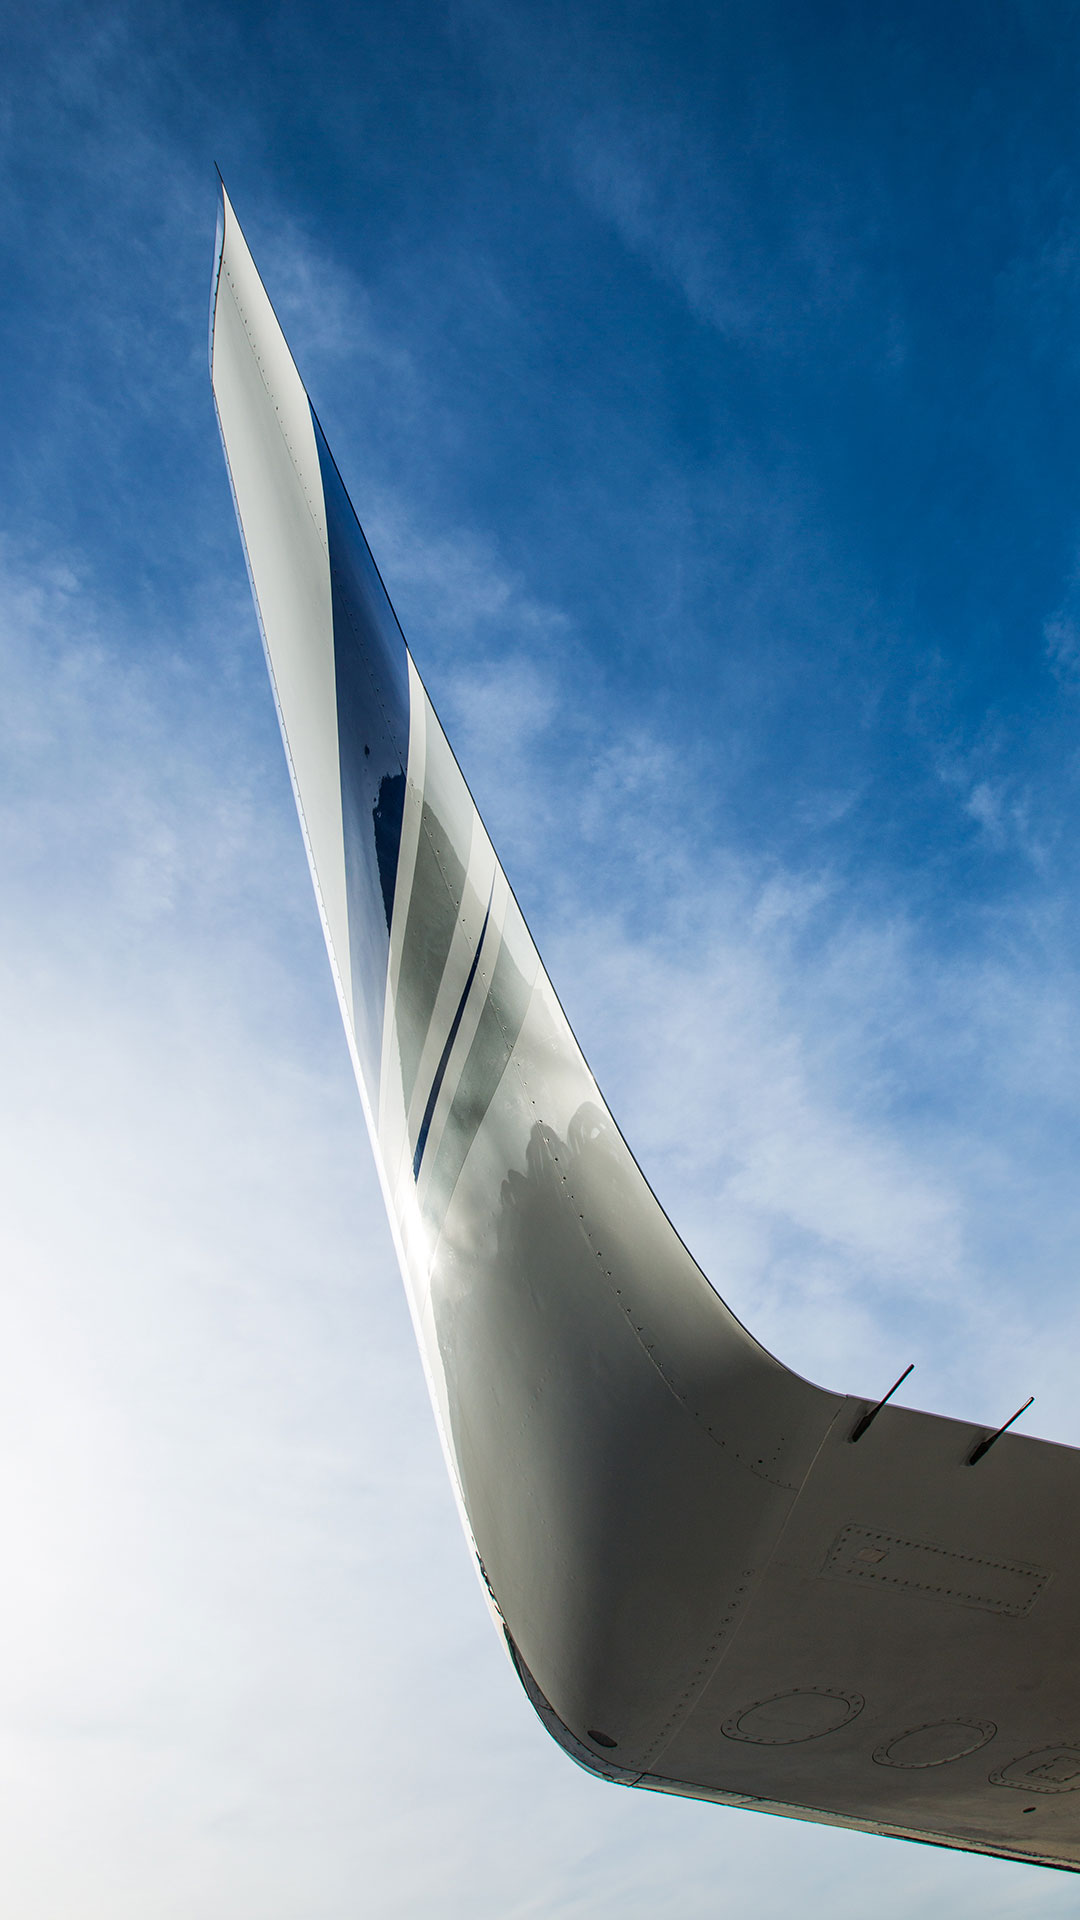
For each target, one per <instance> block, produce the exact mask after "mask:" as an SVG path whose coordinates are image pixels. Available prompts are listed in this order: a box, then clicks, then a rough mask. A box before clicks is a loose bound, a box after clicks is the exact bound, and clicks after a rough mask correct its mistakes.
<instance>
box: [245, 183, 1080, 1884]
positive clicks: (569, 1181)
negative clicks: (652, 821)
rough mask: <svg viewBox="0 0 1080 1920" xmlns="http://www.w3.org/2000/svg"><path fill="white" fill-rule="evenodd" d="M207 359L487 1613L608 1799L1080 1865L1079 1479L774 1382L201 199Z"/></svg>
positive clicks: (257, 288) (252, 284)
mask: <svg viewBox="0 0 1080 1920" xmlns="http://www.w3.org/2000/svg"><path fill="white" fill-rule="evenodd" d="M211 367H212V377H213V386H214V394H215V399H216V403H217V408H218V415H219V420H220V424H221V431H222V437H223V440H224V444H225V451H226V456H227V460H228V465H229V471H230V475H231V479H232V485H233V490H234V496H235V500H236V508H237V514H238V517H239V521H240V526H241V531H242V534H243V539H244V546H245V551H246V554H247V560H248V565H249V569H250V573H251V580H252V586H253V589H254V593H255V597H256V602H257V605H258V609H259V615H260V621H261V626H262V633H263V639H264V643H265V647H266V656H267V663H268V666H269V669H270V675H271V679H272V681H273V686H274V692H275V697H276V700H277V705H278V713H279V717H280V720H281V728H282V735H283V738H284V741H285V748H286V753H287V755H288V760H289V766H290V770H291V773H292V778H293V784H294V788H295V792H296V800H297V806H298V809H299V812H300V818H301V822H302V826H303V830H304V838H305V843H306V846H307V850H308V856H309V859H310V863H311V871H312V878H313V880H314V884H315V890H316V895H317V898H318V902H319V908H320V912H321V915H322V921H323V927H324V931H325V934H326V942H327V948H328V951H329V954H330V960H331V965H332V967H333V971H334V977H335V981H336V983H337V988H338V993H339V997H340V1001H341V1010H342V1017H343V1019H344V1022H345V1028H346V1033H347V1035H348V1039H349V1044H350V1047H351V1050H352V1054H353V1059H354V1062H355V1066H356V1072H357V1079H358V1082H359V1086H360V1091H361V1095H362V1098H363V1103H364V1110H365V1113H366V1116H367V1120H368V1125H369V1128H370V1131H371V1139H372V1146H373V1149H374V1153H375V1158H376V1161H377V1163H378V1167H379V1172H380V1176H381V1179H382V1183H383V1189H384V1194H385V1197H386V1203H387V1210H388V1213H389V1217H390V1223H391V1227H392V1230H393V1233H394V1237H395V1241H396V1245H397V1249H398V1254H399V1258H400V1261H401V1267H402V1272H403V1275H404V1278H405V1284H406V1287H407V1290H408V1294H409V1299H410V1302H411V1306H412V1312H413V1318H414V1323H415V1326H416V1331H417V1337H418V1340H419V1342H420V1346H421V1350H422V1353H423V1355H424V1359H425V1364H426V1369H427V1374H428V1379H429V1384H430V1386H431V1391H432V1396H433V1400H434V1404H435V1409H436V1414H437V1417H438V1421H439V1425H440V1430H441V1433H442V1437H443V1442H444V1446H445V1448H446V1453H447V1459H448V1462H449V1464H450V1469H451V1472H452V1474H453V1476H454V1478H455V1481H456V1484H457V1488H458V1491H459V1495H460V1503H461V1506H462V1510H463V1514H464V1516H465V1519H466V1524H467V1527H468V1529H469V1532H470V1536H471V1539H472V1541H473V1543H474V1545H475V1549H476V1553H477V1556H478V1559H479V1561H480V1565H481V1568H482V1571H483V1576H484V1580H485V1583H486V1586H487V1589H488V1592H489V1594H490V1596H491V1599H492V1603H493V1606H494V1608H495V1610H496V1612H497V1615H498V1617H499V1619H500V1621H501V1623H502V1624H503V1626H504V1629H505V1632H506V1635H507V1640H508V1644H509V1645H510V1648H511V1652H512V1655H513V1658H514V1660H515V1662H516V1664H517V1667H518V1670H519V1672H520V1674H521V1677H522V1680H523V1682H524V1684H525V1686H526V1689H527V1691H528V1693H529V1695H530V1697H531V1699H532V1700H533V1702H534V1705H535V1706H536V1707H537V1709H538V1711H539V1712H540V1714H541V1716H542V1718H543V1719H544V1720H545V1722H546V1724H547V1725H548V1726H549V1727H550V1728H551V1730H552V1732H553V1733H554V1734H555V1737H556V1738H557V1739H559V1740H560V1741H561V1743H562V1744H563V1745H564V1746H565V1747H566V1748H567V1750H568V1751H569V1752H571V1753H572V1754H573V1755H574V1756H575V1758H577V1759H579V1760H580V1761H582V1762H583V1764H585V1765H587V1766H589V1767H591V1768H592V1769H593V1770H594V1771H597V1772H600V1773H603V1774H606V1775H607V1776H608V1777H610V1778H613V1779H617V1780H622V1781H625V1782H628V1783H634V1784H640V1785H645V1786H651V1787H654V1788H659V1789H661V1790H664V1791H669V1792H675V1793H688V1794H696V1795H699V1796H703V1797H705V1798H713V1799H716V1800H721V1801H727V1802H731V1803H735V1804H739V1805H750V1806H757V1807H763V1808H766V1809H768V1810H771V1811H774V1812H785V1813H791V1814H796V1815H799V1816H801V1817H803V1818H807V1819H812V1820H823V1821H829V1822H833V1823H838V1824H847V1825H852V1826H859V1827H864V1828H869V1829H872V1830H875V1831H881V1832H891V1833H897V1834H902V1835H905V1836H907V1837H909V1838H922V1839H929V1840H933V1841H936V1842H938V1843H940V1844H946V1845H951V1846H960V1847H968V1848H973V1849H975V1850H981V1851H986V1852H991V1853H1001V1854H1007V1855H1012V1856H1015V1857H1019V1858H1024V1859H1030V1860H1041V1861H1044V1862H1046V1863H1048V1864H1056V1865H1063V1866H1071V1867H1075V1866H1077V1865H1080V1673H1078V1668H1077V1657H1076V1653H1075V1651H1074V1648H1075V1637H1076V1636H1075V1618H1076V1612H1077V1603H1078V1600H1080V1553H1078V1548H1077V1544H1076V1540H1075V1530H1074V1529H1072V1528H1071V1527H1069V1526H1067V1525H1066V1524H1064V1523H1063V1522H1064V1516H1066V1515H1071V1514H1072V1513H1073V1512H1075V1511H1076V1510H1077V1504H1078V1501H1080V1456H1078V1455H1077V1454H1076V1453H1075V1452H1073V1451H1072V1450H1070V1449H1067V1448H1063V1447H1056V1446H1051V1445H1048V1444H1046V1443H1044V1442H1039V1441H1033V1440H1029V1439H1025V1438H1016V1437H1013V1436H1006V1437H1005V1438H1004V1439H1002V1440H1001V1441H1000V1442H999V1443H998V1444H997V1445H996V1446H995V1447H994V1448H992V1449H991V1450H990V1452H988V1453H987V1454H986V1456H985V1457H984V1458H983V1459H982V1460H981V1461H980V1463H979V1464H978V1465H977V1466H976V1467H974V1468H972V1467H969V1466H968V1464H967V1462H968V1459H969V1457H970V1455H971V1454H972V1452H973V1450H974V1448H975V1446H976V1444H977V1442H978V1441H979V1440H980V1439H982V1437H983V1434H982V1431H981V1430H976V1429H972V1428H970V1427H968V1426H965V1425H963V1424H962V1423H959V1422H954V1421H948V1420H943V1419H940V1418H936V1417H933V1416H931V1415H927V1414H921V1413H915V1412H910V1411H907V1410H905V1409H902V1408H896V1407H892V1406H889V1407H886V1408H884V1409H883V1411H882V1412H881V1414H880V1415H879V1416H878V1418H877V1419H876V1420H875V1421H874V1422H873V1423H872V1425H870V1426H868V1427H866V1429H865V1431H864V1433H863V1435H862V1437H861V1438H859V1440H858V1441H857V1443H856V1444H854V1445H853V1444H852V1442H851V1436H852V1434H853V1432H854V1430H855V1428H856V1427H857V1425H858V1424H859V1423H860V1420H861V1418H862V1416H863V1415H864V1414H865V1412H866V1410H867V1403H866V1402H865V1401H860V1400H856V1399H851V1398H846V1397H844V1396H841V1395H837V1394H831V1393H826V1392H823V1391H822V1390H821V1389H819V1388H817V1387H815V1386H812V1385H810V1384H809V1383H808V1382H807V1381H805V1380H802V1379H800V1378H799V1377H798V1376H797V1375H796V1374H794V1373H792V1372H790V1371H789V1370H788V1369H787V1368H786V1367H784V1366H782V1365H780V1364H779V1362H778V1361H776V1360H774V1359H773V1358H772V1357H771V1355H769V1354H768V1353H766V1352H765V1351H764V1349H763V1348H762V1347H761V1346H759V1345H758V1343H757V1342H756V1341H755V1340H754V1339H753V1338H752V1337H751V1335H750V1334H749V1333H747V1331H746V1330H745V1329H744V1328H743V1327H742V1326H741V1325H740V1324H739V1322H738V1321H737V1320H736V1319H735V1318H734V1316H733V1315H732V1314H731V1313H730V1312H729V1310H728V1309H727V1307H726V1306H725V1305H724V1303H723V1301H722V1300H721V1299H720V1298H719V1296H718V1295H717V1294H716V1292H715V1291H714V1290H713V1288H712V1287H711V1286H710V1284H709V1282H708V1281H707V1280H706V1279H705V1277H704V1275H703V1274H702V1273H701V1272H700V1270H699V1268H698V1267H697V1266H696V1264H695V1262H694V1261H693V1260H692V1258H691V1257H690V1255H689V1254H688V1252H687V1251H686V1249H685V1247H684V1246H683V1244H682V1242H681V1241H680V1239H679V1238H678V1235H677V1234H676V1233H675V1231H674V1229H673V1228H672V1226H671V1225H670V1223H669V1221H668V1220H667V1218H666V1217H665V1215H664V1213H663V1212H662V1210H661V1208H660V1206H659V1205H658V1203H657V1201H656V1200H655V1198H654V1196H653V1194H652V1192H651V1191H650V1189H649V1187H648V1185H647V1183H646V1181H645V1180H644V1178H643V1176H642V1174H641V1172H640V1171H639V1169H638V1167H637V1166H636V1164H635V1162H634V1160H633V1158H632V1157H631V1155H630V1153H629V1151H628V1149H627V1147H626V1145H625V1143H624V1141H623V1139H622V1137H621V1135H620V1133H619V1131H618V1129H617V1127H616V1126H615V1125H614V1123H613V1121H612V1118H611V1115H610V1114H609V1112H608V1109H607V1107H606V1105H605V1103H604V1100H603V1097H602V1095H601V1094H600V1092H599V1089H598V1088H597V1086H596V1083H595V1081H594V1080H593V1077H592V1075H591V1073H590V1072H589V1069H588V1067H587V1065H586V1063H585V1060H584V1058H583V1057H582V1054H581V1051H580V1049H579V1047H578V1046H577V1043H576V1041H575V1039H574V1036H573V1034H572V1033H571V1031H570V1028H569V1026H568V1024H567V1022H566V1019H565V1016H564V1015H563V1012H562V1009H561V1007H560V1005H559V1002H558V1000H557V998H556V996H555V994H554V992H553V991H552V988H551V985H550V982H549V981H548V978H547V975H546V973H545V972H544V969H543V966H542V964H541V962H540V958H539V956H538V954H537V952H536V948H535V946H534V945H533V942H532V939H531V938H530V935H529V932H528V929H527V927H526V926H525V923H524V920H523V919H522V916H521V913H520V911H519V909H518V906H517V902H516V901H515V899H514V896H513V894H512V892H511V890H510V887H509V885H508V883H507V880H506V877H505V875H504V873H503V870H502V868H501V866H500V865H499V862H498V859H497V858H496V855H495V852H494V849H493V848H492V845H491V842H490V840H489V838H488V836H487V833H486V832H485V830H484V826H483V822H482V821H481V819H480V816H479V814H478V813H477V810H476V808H475V806H474V805H473V802H472V798H471V796H470V794H469V791H468V788H467V787H466V785H465V782H464V780H463V778H462V775H461V773H460V771H459V769H458V766H457V763H456V761H455V759H454V756H453V753H452V752H451V750H450V747H449V745H448V743H447V740H446V737H445V735H444V733H443V730H442V728H441V726H440V725H439V722H438V719H437V718H436V715H435V713H434V710H433V708H432V706H431V702H430V701H429V699H428V697H427V693H426V692H425V689H424V685H423V682H422V681H421V679H420V676H419V674H418V672H417V670H416V667H415V665H414V663H413V660H412V658H411V656H410V654H409V652H408V649H407V647H406V645H405V641H404V639H403V637H402V634H401V630H400V628H399V626H398V623H397V620H396V619H395V616H394V613H393V609H392V607H391V605H390V602H389V600H388V598H387V595H386V592H385V589H384V587H383V584H382V581H381V579H380V577H379V574H378V571H377V569H376V567H375V564H374V562H373V560H372V557H371V554H370V552H369V550H368V546H367V543H366V541H365V539H364V535H363V533H362V532H361V529H360V526H359V524H358V522H357V519H356V516H355V514H354V513H353V510H352V507H351V505H350V503H349V500H348V497H347V495H346V492H345V489H344V487H343V485H342V482H341V479H340V476H339V475H338V472H337V469H336V467H335V466H334V463H333V460H332V458H331V456H330V453H329V450H328V448H327V445H326V441H325V439H324V438H323V435H322V432H321V430H320V428H319V425H318V422H317V420H316V419H315V417H314V415H313V413H312V410H311V407H310V404H309V402H308V399H307V395H306V393H305V391H304V387H303V384H302V382H301V380H300V377H299V374H298V373H297V371H296V368H295V366H294V364H293V361H292V358H291V356H290V354H289V351H288V348H287V346H286V344H285V341H284V338H283V336H282V333H281V330H280V328H279V326H278V324H277V321H276V319H275V317H274V314H273V311H272V308H271V306H270V303H269V300H268V299H267V296H266V293H265V291H264V289H263V287H262V284H261V282H260V280H259V277H258V274H257V272H256V270H255V267H254V264H253V262H252V259H251V255H250V253H249V252H248V249H247V246H246V244H245V242H244V238H243V235H242V234H241V232H240V229H239V226H238V225H237V222H236V219H235V216H234V214H233V211H232V208H231V206H230V205H229V203H228V200H227V199H223V208H222V220H221V232H220V240H219V249H218V259H217V264H216V269H215V276H214V301H213V320H212V332H211Z"/></svg>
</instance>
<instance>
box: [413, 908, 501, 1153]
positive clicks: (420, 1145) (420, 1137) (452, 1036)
mask: <svg viewBox="0 0 1080 1920" xmlns="http://www.w3.org/2000/svg"><path fill="white" fill-rule="evenodd" d="M494 892H495V876H494V875H492V879H491V893H489V894H488V903H487V912H486V913H485V915H484V924H483V926H482V927H481V929H480V938H479V940H478V941H477V943H476V952H475V953H474V954H473V963H472V966H471V967H470V968H469V977H468V979H467V980H466V982H465V988H464V992H463V993H462V996H461V999H460V1000H459V1001H458V1008H457V1012H456V1013H455V1015H454V1018H453V1020H452V1021H451V1023H450V1031H449V1033H448V1034H447V1036H446V1045H445V1047H444V1048H443V1050H442V1058H441V1059H440V1061H439V1064H438V1066H437V1067H436V1069H435V1078H434V1080H433V1081H432V1083H431V1092H430V1093H429V1094H428V1098H427V1106H426V1107H425V1108H424V1117H423V1119H422V1120H421V1122H420V1131H419V1133H418V1134H417V1136H416V1152H415V1153H414V1154H413V1163H412V1170H413V1179H414V1180H416V1179H418V1178H419V1174H420V1162H421V1160H422V1159H423V1157H424V1148H425V1147H426V1146H427V1137H428V1134H429V1133H430V1131H431V1116H432V1114H433V1113H434V1111H435V1102H436V1100H437V1099H438V1097H439V1089H440V1087H441V1086H442V1083H443V1080H444V1079H445V1077H446V1063H447V1061H448V1060H449V1058H450V1049H451V1048H452V1046H453V1044H454V1041H455V1040H456V1039H457V1030H458V1028H459V1027H460V1025H461V1016H462V1014H463V1013H464V1011H465V1002H466V1000H467V999H468V997H469V988H470V987H471V986H472V983H473V981H474V980H475V978H476V969H477V967H478V966H479V965H480V949H481V948H482V946H483V944H484V935H485V933H486V932H487V924H488V920H489V919H490V917H491V898H492V894H493V893H494Z"/></svg>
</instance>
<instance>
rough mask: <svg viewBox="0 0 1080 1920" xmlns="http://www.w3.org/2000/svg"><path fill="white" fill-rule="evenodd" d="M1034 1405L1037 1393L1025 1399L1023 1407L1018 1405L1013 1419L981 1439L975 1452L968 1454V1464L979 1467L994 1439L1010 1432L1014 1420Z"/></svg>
mask: <svg viewBox="0 0 1080 1920" xmlns="http://www.w3.org/2000/svg"><path fill="white" fill-rule="evenodd" d="M1034 1405H1035V1395H1034V1394H1031V1395H1030V1396H1029V1398H1028V1399H1027V1400H1025V1401H1024V1404H1023V1406H1022V1407H1017V1409H1016V1412H1015V1413H1014V1414H1013V1416H1012V1420H1006V1422H1005V1425H1004V1426H1003V1427H999V1428H998V1430H997V1432H996V1433H988V1434H987V1436H986V1439H985V1440H980V1441H979V1444H978V1446H977V1447H976V1448H975V1451H974V1453H972V1454H969V1455H968V1466H969V1467H977V1466H978V1464H979V1461H980V1460H981V1459H982V1458H983V1455H984V1454H987V1453H989V1451H990V1449H991V1447H992V1446H993V1444H994V1441H995V1440H1000V1439H1001V1436H1002V1434H1003V1433H1008V1431H1009V1428H1010V1427H1011V1426H1012V1424H1013V1420H1019V1418H1020V1415H1021V1414H1022V1413H1026V1412H1027V1410H1028V1408H1029V1407H1033V1406H1034Z"/></svg>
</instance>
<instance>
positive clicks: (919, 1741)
mask: <svg viewBox="0 0 1080 1920" xmlns="http://www.w3.org/2000/svg"><path fill="white" fill-rule="evenodd" d="M996 1732H997V1727H996V1726H995V1725H994V1722H993V1721H992V1720H935V1721H934V1722H933V1723H932V1724H931V1725H929V1726H925V1727H909V1729H908V1731H907V1732H906V1733H898V1734H897V1735H896V1737H895V1739H893V1740H886V1741H884V1742H883V1743H882V1745H881V1746H880V1747H875V1749H874V1759H875V1760H876V1761H877V1763H878V1766H879V1767H944V1766H946V1765H947V1764H948V1762H949V1761H950V1760H962V1759H963V1757H964V1755H965V1753H978V1751H979V1748H980V1747H985V1745H986V1743H987V1741H988V1740H992V1739H993V1737H994V1735H995V1733H996Z"/></svg>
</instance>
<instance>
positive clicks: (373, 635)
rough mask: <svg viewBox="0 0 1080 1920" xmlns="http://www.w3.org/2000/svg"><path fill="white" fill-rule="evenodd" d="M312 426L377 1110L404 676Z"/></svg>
mask: <svg viewBox="0 0 1080 1920" xmlns="http://www.w3.org/2000/svg"><path fill="white" fill-rule="evenodd" d="M312 420H313V423H314V427H315V443H316V446H317V447H318V451H319V466H320V469H321V472H322V483H323V496H324V499H325V502H326V536H327V544H328V546H329V549H330V588H331V594H332V598H333V611H334V676H335V684H336V692H337V717H338V758H339V762H340V766H341V812H342V827H343V831H344V836H345V891H346V898H347V900H348V908H349V948H350V954H351V958H352V990H353V1010H354V1014H355V1021H356V1045H357V1051H358V1053H359V1055H360V1063H361V1067H362V1070H363V1075H364V1080H365V1083H366V1086H367V1091H368V1097H369V1099H370V1101H371V1104H372V1106H373V1107H376V1108H377V1106H378V1099H379V1078H380V1068H381V1062H382V1029H383V1017H384V1012H385V1002H386V964H387V957H388V953H389V947H390V923H391V920H392V919H393V912H394V893H395V890H396V885H397V865H398V854H399V851H400V846H401V821H402V813H403V809H404V803H405V767H406V762H407V757H408V750H409V669H408V663H407V660H406V655H405V642H404V640H403V638H402V634H401V628H400V627H399V625H398V623H397V619H396V618H395V615H394V609H393V607H392V606H391V605H390V601H389V599H388V598H387V594H386V589H385V587H384V586H383V583H382V580H381V579H380V577H379V570H378V568H377V567H376V565H375V562H374V560H373V559H372V557H371V550H370V548H369V546H368V543H367V541H366V540H365V538H364V535H363V531H362V529H361V526H360V523H359V521H358V520H357V518H356V515H355V513H354V512H353V508H352V503H351V502H350V500H349V496H348V494H347V493H346V491H345V488H344V485H343V484H342V480H341V475H340V474H339V473H338V470H337V468H336V466H335V465H334V460H333V456H332V454H331V452H330V449H329V447H328V446H327V444H326V440H325V439H324V437H323V433H322V429H321V427H320V426H319V423H318V421H317V420H316V419H315V416H314V414H312Z"/></svg>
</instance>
